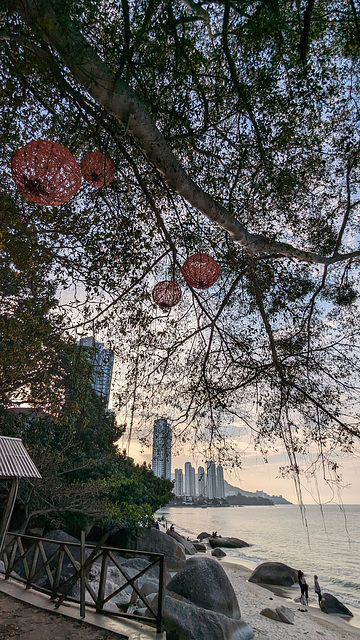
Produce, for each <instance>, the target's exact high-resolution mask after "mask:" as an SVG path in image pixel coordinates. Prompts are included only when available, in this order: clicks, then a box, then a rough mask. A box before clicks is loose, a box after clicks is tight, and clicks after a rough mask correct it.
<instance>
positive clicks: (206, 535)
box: [197, 531, 211, 542]
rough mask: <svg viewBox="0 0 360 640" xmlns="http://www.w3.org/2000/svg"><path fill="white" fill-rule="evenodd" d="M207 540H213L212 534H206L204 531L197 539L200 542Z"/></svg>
mask: <svg viewBox="0 0 360 640" xmlns="http://www.w3.org/2000/svg"><path fill="white" fill-rule="evenodd" d="M206 538H211V533H206V531H202V532H201V533H199V535H198V536H197V539H198V540H200V542H201V541H202V540H206Z"/></svg>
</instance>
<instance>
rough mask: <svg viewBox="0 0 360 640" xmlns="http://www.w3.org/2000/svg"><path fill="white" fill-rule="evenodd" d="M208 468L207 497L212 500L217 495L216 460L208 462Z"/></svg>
mask: <svg viewBox="0 0 360 640" xmlns="http://www.w3.org/2000/svg"><path fill="white" fill-rule="evenodd" d="M206 470H207V497H208V498H209V500H212V499H213V498H215V497H216V469H215V462H211V461H210V462H207V463H206Z"/></svg>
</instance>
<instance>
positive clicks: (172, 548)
mask: <svg viewBox="0 0 360 640" xmlns="http://www.w3.org/2000/svg"><path fill="white" fill-rule="evenodd" d="M137 548H138V550H139V551H153V552H154V553H163V554H164V555H165V556H166V565H167V567H168V569H169V570H170V571H171V570H174V571H176V570H178V569H181V568H182V567H183V566H184V564H185V560H186V558H185V550H184V546H183V545H182V544H180V542H177V540H174V538H172V537H171V536H168V535H167V534H166V533H163V532H162V531H158V530H157V529H149V530H148V531H146V532H145V533H144V534H143V535H142V536H141V537H140V538H139V539H138V541H137Z"/></svg>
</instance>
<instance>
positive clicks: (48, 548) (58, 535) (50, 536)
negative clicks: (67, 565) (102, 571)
mask: <svg viewBox="0 0 360 640" xmlns="http://www.w3.org/2000/svg"><path fill="white" fill-rule="evenodd" d="M44 537H45V539H46V540H47V541H48V540H55V542H43V547H44V551H45V553H46V555H47V557H48V558H49V557H50V556H51V555H52V554H53V553H55V551H56V550H57V549H58V548H59V546H60V544H61V543H63V542H65V543H66V544H67V546H68V549H69V551H70V553H71V555H72V557H73V558H74V560H76V561H77V562H80V555H81V551H80V540H78V539H77V538H74V537H73V536H71V535H69V534H68V533H66V532H65V531H62V530H61V529H54V530H53V531H49V533H47V534H46V536H44ZM74 544H77V545H78V546H74ZM64 562H70V560H69V559H68V557H67V556H65V557H64Z"/></svg>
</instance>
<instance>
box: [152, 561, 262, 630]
mask: <svg viewBox="0 0 360 640" xmlns="http://www.w3.org/2000/svg"><path fill="white" fill-rule="evenodd" d="M190 561H191V559H190V560H189V561H188V562H190ZM153 605H156V599H155V600H154V601H153ZM163 622H164V630H165V631H166V638H167V640H251V638H253V637H254V633H253V631H252V629H251V628H250V627H249V626H248V625H247V624H246V622H244V621H243V620H241V619H236V620H234V618H228V616H225V615H223V614H221V613H217V612H215V611H209V609H202V608H200V607H197V606H196V605H194V604H192V603H191V602H184V601H182V600H178V599H177V598H172V597H171V596H169V595H167V596H165V599H164V609H163Z"/></svg>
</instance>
